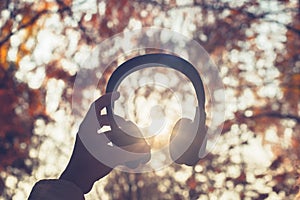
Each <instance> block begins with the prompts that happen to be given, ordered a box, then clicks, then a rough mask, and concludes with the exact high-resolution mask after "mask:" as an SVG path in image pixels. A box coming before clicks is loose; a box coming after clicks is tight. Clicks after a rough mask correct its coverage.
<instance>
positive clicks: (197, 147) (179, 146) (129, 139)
mask: <svg viewBox="0 0 300 200" xmlns="http://www.w3.org/2000/svg"><path fill="white" fill-rule="evenodd" d="M150 67H166V68H172V69H175V70H177V71H179V72H181V73H182V74H184V75H185V76H186V77H187V78H188V79H189V80H190V81H191V82H192V84H193V87H194V88H195V91H196V96H197V100H198V105H197V107H196V114H195V117H194V119H193V120H191V119H188V118H181V119H179V120H178V121H177V122H176V124H175V126H174V128H173V131H172V134H171V137H170V144H169V151H170V156H171V159H172V160H173V161H174V162H175V163H177V164H185V165H188V166H194V165H196V164H197V163H198V161H199V160H200V158H201V157H203V155H204V153H205V149H206V143H207V127H206V125H205V121H206V113H205V92H204V87H203V83H202V80H201V77H200V75H199V73H198V71H197V70H196V69H195V67H194V66H193V65H192V64H191V63H189V62H188V61H186V60H184V59H182V58H180V57H178V56H175V55H171V54H165V53H156V54H146V55H141V56H137V57H134V58H132V59H130V60H127V61H126V62H124V63H123V64H121V65H120V66H119V67H118V68H117V69H116V70H115V71H114V72H113V73H112V75H111V76H110V79H109V81H108V83H107V86H106V93H109V92H113V91H114V90H115V89H117V88H118V86H119V85H120V84H121V82H122V80H124V79H125V78H126V77H127V76H128V75H129V74H131V73H133V72H135V71H137V70H140V69H144V68H150ZM113 107H114V103H112V104H111V105H110V106H107V107H106V109H107V115H108V117H109V119H110V121H111V129H112V131H113V132H119V133H121V134H116V135H117V137H116V136H113V134H111V136H109V135H108V136H107V137H108V138H109V140H110V141H111V142H112V143H113V144H115V145H117V146H120V147H121V146H124V145H130V144H133V143H135V142H137V141H138V140H139V139H140V138H138V137H134V136H130V135H128V134H127V133H126V132H125V131H123V130H122V127H119V126H118V124H117V123H116V121H115V118H114V113H113ZM140 136H141V134H140ZM126 165H127V166H129V167H131V168H132V167H135V166H137V164H136V163H131V164H130V163H128V164H126Z"/></svg>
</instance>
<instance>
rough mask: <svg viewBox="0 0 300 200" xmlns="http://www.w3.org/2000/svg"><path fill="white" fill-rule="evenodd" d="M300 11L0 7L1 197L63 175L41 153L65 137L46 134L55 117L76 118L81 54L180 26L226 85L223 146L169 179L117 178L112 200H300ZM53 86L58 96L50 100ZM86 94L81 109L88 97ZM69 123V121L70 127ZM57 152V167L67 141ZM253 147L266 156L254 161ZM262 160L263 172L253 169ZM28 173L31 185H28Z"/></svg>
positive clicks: (250, 5)
mask: <svg viewBox="0 0 300 200" xmlns="http://www.w3.org/2000/svg"><path fill="white" fill-rule="evenodd" d="M299 6H300V2H299V1H281V0H276V1H245V2H240V1H231V2H226V1H213V0H206V1H204V0H194V1H187V2H185V3H182V1H180V2H179V1H173V0H170V1H164V0H162V1H143V0H138V1H134V2H133V1H128V0H121V1H117V0H110V1H107V2H105V1H100V0H97V1H95V2H89V1H70V0H53V1H44V0H42V1H39V2H38V3H36V2H35V3H32V2H31V1H18V0H16V1H3V2H1V3H0V10H1V21H0V25H1V34H0V77H1V80H0V95H1V98H0V102H1V103H2V104H1V105H5V106H3V109H2V112H1V114H0V115H1V117H0V122H1V123H0V124H1V125H2V129H1V131H0V138H1V140H0V160H1V162H0V178H2V179H0V193H2V195H3V198H6V199H10V198H12V197H13V196H17V195H19V192H20V190H21V189H13V187H14V186H12V185H13V184H11V183H12V182H14V181H11V179H12V177H16V178H17V183H20V184H21V183H24V182H29V183H30V184H32V183H33V182H34V181H35V180H36V179H38V178H40V177H41V175H40V174H41V173H42V174H43V173H44V174H46V176H49V177H51V176H53V175H55V174H58V173H59V169H56V170H54V169H53V171H51V173H50V172H48V173H47V172H46V171H47V170H48V171H49V168H47V166H48V165H47V164H45V163H47V159H45V158H44V159H43V158H41V156H37V155H39V153H38V152H39V150H40V151H42V150H41V149H43V148H44V146H47V145H44V144H47V143H48V147H49V140H53V141H52V143H50V144H52V145H54V144H57V142H59V141H57V140H56V139H53V136H52V135H51V134H49V132H51V131H49V130H51V128H52V130H56V131H57V130H60V129H54V128H55V127H57V125H58V124H59V120H60V119H59V118H58V117H57V116H58V115H59V113H65V114H66V115H71V113H70V106H71V105H70V104H71V100H72V93H71V88H72V87H73V83H74V80H75V77H76V71H77V70H78V68H80V67H82V64H81V60H80V59H79V58H80V55H82V53H83V52H85V51H89V50H90V49H92V48H93V47H95V46H96V45H97V44H98V43H99V42H101V41H103V40H104V39H106V38H109V37H111V36H113V35H114V34H117V33H119V32H122V31H125V30H130V29H134V28H139V27H145V26H158V27H165V28H170V29H172V30H174V31H178V32H180V33H182V34H184V35H186V36H188V37H191V38H193V39H194V40H196V41H197V42H199V43H200V44H201V45H202V46H203V47H204V48H205V49H206V50H207V51H208V53H209V54H210V56H211V58H212V59H213V61H214V62H215V63H216V65H217V66H218V67H219V71H220V74H221V76H222V78H223V83H224V85H225V88H226V97H227V98H226V99H227V101H226V105H227V110H226V121H225V122H224V128H223V131H222V136H221V138H220V141H221V142H220V143H218V146H217V148H216V149H215V150H214V151H213V152H212V153H211V154H209V155H208V156H207V157H206V158H205V159H203V160H202V161H201V162H199V164H198V165H197V166H195V167H194V168H185V167H182V166H177V165H172V166H170V167H169V169H168V170H169V172H164V174H163V175H161V174H160V173H159V172H157V173H154V172H153V173H149V174H125V173H120V172H117V171H116V172H114V173H112V174H111V175H110V176H109V177H107V178H106V179H105V181H106V182H107V184H106V185H105V186H103V187H104V188H105V191H106V192H107V193H110V194H113V195H112V196H111V197H110V199H124V198H127V199H142V198H143V199H161V198H162V199H188V198H190V199H196V198H198V197H199V198H200V199H201V198H202V197H203V198H204V197H207V198H212V197H213V196H214V197H217V198H221V197H224V198H226V195H227V196H228V195H231V196H232V195H235V197H236V198H237V199H238V198H240V199H244V198H246V197H248V198H251V199H272V198H273V199H274V198H289V199H292V198H295V199H296V198H298V197H299V196H300V193H299V183H300V181H299V180H300V179H299V166H300V164H299V155H300V152H299V149H300V148H299V144H300V143H299V142H300V137H299V124H300V117H299V113H300V107H299V106H300V104H299V96H300V94H299V93H300V85H299V83H300V65H299V60H300V59H299V55H300V52H299V51H300V50H299V49H300V48H299V46H300V42H299V41H300V40H299V39H300V38H299V37H300V24H299V23H300V22H299V9H300V7H299ZM47 38H52V39H51V42H47ZM41 52H42V53H41ZM117 64H118V62H117V61H116V63H115V65H117ZM86 73H89V71H88V70H87V72H86ZM110 73H111V71H109V72H107V77H105V78H104V79H105V80H102V81H103V82H101V83H100V84H102V83H104V84H105V83H106V81H107V78H108V77H109V75H110ZM53 87H56V89H57V93H58V94H57V95H56V96H55V95H51V94H52V93H51V88H53ZM102 87H104V86H102ZM102 89H103V88H102ZM58 91H60V92H58ZM51 96H52V97H53V96H55V98H57V99H55V98H54V97H53V98H54V99H53V98H52V99H51ZM79 99H81V100H82V99H83V100H82V102H84V97H79ZM50 101H52V102H55V103H53V104H50V103H49V102H50ZM74 121H75V120H74V119H70V121H69V122H68V123H67V126H69V128H68V129H67V130H72V127H73V125H74V123H75V122H74ZM47 127H48V128H47ZM44 131H45V132H44ZM62 137H64V136H62ZM70 137H71V136H70ZM71 138H72V137H71ZM70 144H72V139H70ZM45 148H46V147H45ZM49 148H50V147H49ZM51 148H56V149H57V152H62V154H61V157H62V158H61V159H62V160H67V155H68V152H70V151H71V150H70V148H71V145H70V147H65V148H62V147H61V148H58V147H55V146H53V147H51ZM35 149H39V150H38V151H36V150H35ZM46 149H47V148H46ZM254 150H257V151H258V150H259V151H258V153H259V154H258V155H255V156H254V155H253V154H249V151H252V152H253V151H254ZM266 152H267V153H266ZM253 153H254V152H253ZM262 154H264V157H263V159H267V161H265V163H266V164H265V165H263V164H262V163H258V162H260V161H261V160H260V157H262ZM39 166H44V167H45V168H44V170H41V167H39ZM45 169H46V170H45ZM177 172H178V173H177ZM181 172H185V175H182V174H184V173H181ZM26 173H27V174H30V173H33V176H31V177H35V178H31V179H27V178H26V177H29V175H25V174H26ZM176 173H177V176H175V175H174V174H176ZM36 174H39V175H36ZM178 177H179V178H178ZM180 177H183V178H180ZM259 184H260V185H261V187H258V185H259ZM15 185H16V184H15ZM124 185H125V186H124ZM101 187H102V186H99V187H97V188H95V189H94V190H93V193H92V194H91V197H90V198H93V197H95V196H97V191H98V190H100V189H99V188H101ZM4 188H6V190H3V189H4ZM27 193H28V192H27ZM297 193H298V196H297ZM145 194H147V196H146V195H145ZM25 196H26V192H25Z"/></svg>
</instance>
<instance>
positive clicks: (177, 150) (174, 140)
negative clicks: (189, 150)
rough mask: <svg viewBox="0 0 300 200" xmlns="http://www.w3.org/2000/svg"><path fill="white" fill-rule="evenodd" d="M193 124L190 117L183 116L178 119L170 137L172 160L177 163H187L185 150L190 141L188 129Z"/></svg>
mask: <svg viewBox="0 0 300 200" xmlns="http://www.w3.org/2000/svg"><path fill="white" fill-rule="evenodd" d="M191 125H192V120H190V119H188V118H182V119H180V120H178V121H177V122H176V124H175V126H174V128H173V130H172V134H171V137H170V147H169V149H170V156H171V158H172V160H173V161H174V162H175V163H177V164H185V156H184V154H185V151H183V149H184V147H182V146H183V145H185V144H186V143H187V142H188V136H187V133H186V132H187V131H186V130H188V129H189V128H190V127H191Z"/></svg>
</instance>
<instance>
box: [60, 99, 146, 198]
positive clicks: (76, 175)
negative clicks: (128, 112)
mask: <svg viewBox="0 0 300 200" xmlns="http://www.w3.org/2000/svg"><path fill="white" fill-rule="evenodd" d="M118 98H119V94H118V93H109V94H105V95H103V96H101V97H100V98H99V99H97V100H96V101H95V102H94V103H93V104H92V105H91V106H90V109H89V111H88V112H87V114H86V116H85V118H84V120H83V122H82V123H81V125H80V127H79V131H78V134H77V136H76V142H75V145H74V149H73V153H72V156H71V159H70V161H69V164H68V165H67V167H66V169H65V171H64V172H63V173H62V175H61V177H60V179H64V180H68V181H71V182H73V183H75V184H76V185H77V186H78V187H79V188H81V190H82V191H83V193H88V192H89V191H90V190H91V188H92V186H93V184H94V182H95V181H97V180H99V179H100V178H102V177H104V176H106V175H107V174H108V173H109V172H110V171H111V170H112V169H113V168H114V167H116V166H118V165H125V164H129V165H130V166H134V167H137V165H138V164H145V163H146V162H148V161H149V160H150V146H149V145H148V144H147V142H146V141H145V140H144V139H142V138H136V137H132V136H129V135H127V134H126V132H130V134H131V135H137V136H139V135H140V134H141V133H140V132H139V130H138V128H137V127H136V126H135V125H134V124H133V123H132V122H127V121H125V120H124V119H122V118H121V117H117V116H116V118H115V119H116V120H117V121H118V125H119V126H120V127H121V128H122V130H121V129H113V130H111V131H107V132H104V133H100V134H98V133H97V131H98V130H99V129H100V128H102V127H103V126H106V125H111V124H110V123H111V122H110V120H109V118H108V116H107V115H100V111H101V110H102V109H103V108H104V107H106V106H109V105H110V104H111V102H112V101H115V100H117V99H118ZM111 141H113V145H111V144H109V143H111ZM103 161H104V162H103Z"/></svg>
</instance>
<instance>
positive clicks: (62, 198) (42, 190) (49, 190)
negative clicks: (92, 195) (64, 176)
mask: <svg viewBox="0 0 300 200" xmlns="http://www.w3.org/2000/svg"><path fill="white" fill-rule="evenodd" d="M37 199H39V200H40V199H42V200H66V199H72V200H84V195H83V193H82V191H81V190H80V189H79V187H77V186H76V185H75V184H74V183H72V182H69V181H66V180H59V179H53V180H41V181H39V182H37V183H36V184H35V185H34V187H33V188H32V191H31V193H30V195H29V197H28V200H37Z"/></svg>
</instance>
